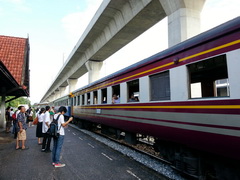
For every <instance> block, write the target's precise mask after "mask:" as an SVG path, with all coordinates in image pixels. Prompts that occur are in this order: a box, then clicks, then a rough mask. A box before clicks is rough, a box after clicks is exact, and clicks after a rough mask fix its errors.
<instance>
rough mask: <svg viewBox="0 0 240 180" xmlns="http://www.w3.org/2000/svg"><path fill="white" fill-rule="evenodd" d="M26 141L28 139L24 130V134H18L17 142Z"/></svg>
mask: <svg viewBox="0 0 240 180" xmlns="http://www.w3.org/2000/svg"><path fill="white" fill-rule="evenodd" d="M26 139H27V135H26V130H25V129H23V130H22V132H20V131H19V132H18V134H17V140H19V141H22V140H26Z"/></svg>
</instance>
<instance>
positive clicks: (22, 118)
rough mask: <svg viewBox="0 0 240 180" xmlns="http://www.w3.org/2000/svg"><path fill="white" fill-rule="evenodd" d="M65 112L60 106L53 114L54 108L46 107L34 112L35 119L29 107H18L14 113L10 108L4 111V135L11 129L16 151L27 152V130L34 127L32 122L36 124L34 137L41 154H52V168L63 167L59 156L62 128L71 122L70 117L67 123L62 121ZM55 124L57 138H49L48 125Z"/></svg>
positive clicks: (61, 143) (71, 118) (64, 108)
mask: <svg viewBox="0 0 240 180" xmlns="http://www.w3.org/2000/svg"><path fill="white" fill-rule="evenodd" d="M66 112H67V109H66V107H64V106H61V107H60V108H59V109H58V112H57V113H55V111H54V108H53V107H52V108H51V107H50V106H46V107H45V108H41V109H38V108H37V109H36V110H35V114H36V115H35V116H36V117H35V118H37V119H35V118H33V117H34V112H33V109H32V108H31V107H30V108H29V109H28V110H26V108H25V107H24V106H19V107H18V109H17V110H16V111H15V112H14V111H13V109H12V108H11V107H8V108H7V109H6V114H5V115H6V133H10V132H11V131H10V129H11V127H12V133H13V134H14V138H15V139H16V150H20V149H21V150H27V149H29V147H28V146H26V140H27V133H26V131H27V128H28V127H31V126H34V125H33V120H34V121H35V120H36V122H37V124H36V125H37V126H36V137H37V143H38V145H41V152H46V153H50V152H52V165H53V166H54V167H64V166H65V164H63V163H61V162H60V154H61V149H62V145H63V141H64V136H65V132H64V128H65V127H66V126H67V125H68V124H69V123H70V122H71V121H72V120H73V117H70V118H69V119H68V121H66V122H65V121H64V114H65V113H66ZM53 121H54V122H56V124H57V134H58V136H51V134H50V133H49V130H50V125H51V123H52V122H53ZM52 139H53V147H52V150H51V141H52Z"/></svg>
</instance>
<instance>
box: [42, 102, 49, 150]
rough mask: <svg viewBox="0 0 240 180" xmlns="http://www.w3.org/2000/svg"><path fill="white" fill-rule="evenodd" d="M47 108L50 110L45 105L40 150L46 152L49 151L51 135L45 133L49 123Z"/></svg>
mask: <svg viewBox="0 0 240 180" xmlns="http://www.w3.org/2000/svg"><path fill="white" fill-rule="evenodd" d="M49 110H50V106H46V112H45V116H44V119H43V125H42V133H43V142H42V152H46V153H48V152H51V150H50V145H51V136H49V135H48V134H47V131H48V129H49V127H50V123H51V120H50V113H49Z"/></svg>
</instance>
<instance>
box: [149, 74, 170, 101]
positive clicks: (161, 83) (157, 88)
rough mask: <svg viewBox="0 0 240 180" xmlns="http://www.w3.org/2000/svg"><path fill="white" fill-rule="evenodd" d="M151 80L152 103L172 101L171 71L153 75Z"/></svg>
mask: <svg viewBox="0 0 240 180" xmlns="http://www.w3.org/2000/svg"><path fill="white" fill-rule="evenodd" d="M149 78H150V99H151V101H159V100H170V79H169V71H166V72H162V73H159V74H155V75H152V76H150V77H149Z"/></svg>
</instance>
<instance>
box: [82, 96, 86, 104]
mask: <svg viewBox="0 0 240 180" xmlns="http://www.w3.org/2000/svg"><path fill="white" fill-rule="evenodd" d="M84 104H85V94H82V105H84Z"/></svg>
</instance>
